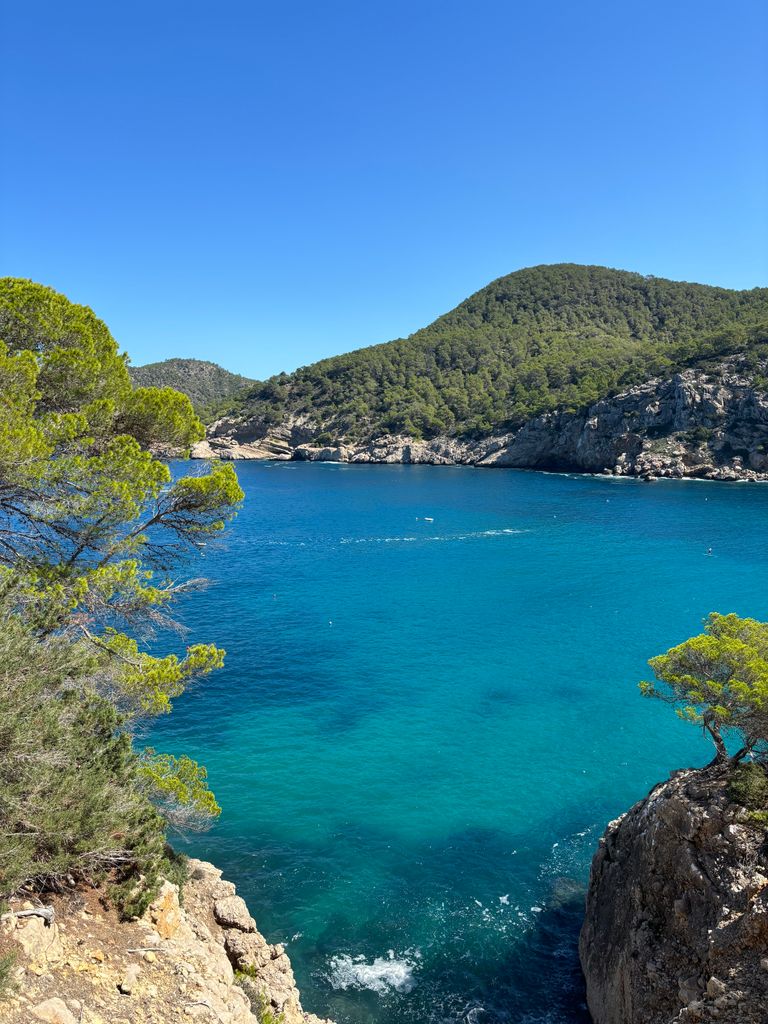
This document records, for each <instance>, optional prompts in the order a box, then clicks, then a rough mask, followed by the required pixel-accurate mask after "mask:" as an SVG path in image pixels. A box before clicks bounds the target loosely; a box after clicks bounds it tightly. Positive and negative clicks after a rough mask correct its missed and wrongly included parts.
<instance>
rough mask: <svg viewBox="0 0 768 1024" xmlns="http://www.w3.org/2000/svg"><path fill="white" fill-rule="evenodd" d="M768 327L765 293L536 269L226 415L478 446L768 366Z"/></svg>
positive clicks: (331, 437) (283, 383)
mask: <svg viewBox="0 0 768 1024" xmlns="http://www.w3.org/2000/svg"><path fill="white" fill-rule="evenodd" d="M766 323H768V289H767V288H756V289H753V290H751V291H731V290H728V289H724V288H715V287H711V286H708V285H700V284H688V283H684V282H677V281H668V280H665V279H663V278H656V277H644V276H642V275H640V274H634V273H629V272H626V271H620V270H611V269H608V268H605V267H593V266H580V265H576V264H556V265H552V266H538V267H532V268H529V269H526V270H520V271H517V272H516V273H513V274H510V275H508V276H507V277H502V278H499V279H498V280H496V281H493V282H492V283H491V284H489V285H488V286H487V287H485V288H483V289H481V290H480V291H479V292H476V293H475V294H474V295H472V296H470V298H468V299H467V300H466V301H464V302H462V303H461V304H460V305H459V306H457V307H456V308H455V309H454V310H452V311H451V312H449V313H446V314H445V315H444V316H441V317H440V318H439V319H438V320H436V321H435V322H434V323H432V324H431V325H429V326H428V327H425V328H423V329H422V330H420V331H417V332H416V333H415V334H413V335H411V336H410V337H408V338H404V339H399V340H397V341H392V342H388V343H386V344H382V345H375V346H372V347H370V348H363V349H358V350H357V351H354V352H350V353H348V354H346V355H341V356H335V357H333V358H330V359H324V360H321V361H320V362H317V363H314V364H312V365H311V366H307V367H303V368H301V369H299V370H297V371H295V372H294V373H291V374H280V375H278V376H276V377H272V378H270V379H269V380H267V381H265V382H262V383H259V384H257V385H256V386H255V387H253V388H251V389H250V390H248V391H246V392H244V393H242V394H240V395H238V396H237V397H236V398H235V399H234V400H232V401H231V402H230V403H229V408H228V410H227V411H228V412H229V413H230V414H231V415H233V416H234V417H236V419H237V420H238V421H239V422H241V423H242V422H244V421H249V422H250V423H251V424H256V423H261V424H263V425H265V426H269V425H279V424H281V423H285V422H286V421H288V420H296V419H297V418H299V419H301V420H303V421H306V422H307V423H308V424H311V426H312V430H313V432H314V439H315V441H316V442H317V443H320V444H327V443H329V442H331V441H335V442H355V443H359V442H362V441H367V440H371V439H374V438H376V437H379V436H382V435H387V434H403V435H407V436H408V437H411V438H414V439H417V440H418V439H423V438H426V439H429V438H434V437H438V436H451V437H474V438H478V437H484V436H488V435H490V434H493V433H495V432H496V433H498V432H500V431H507V430H510V429H513V428H515V427H518V426H520V425H522V424H523V423H525V422H527V421H529V420H530V419H532V418H533V417H536V416H538V415H540V414H541V413H545V412H548V411H550V410H554V409H560V410H564V411H576V410H580V409H584V408H586V407H587V406H589V405H590V404H591V403H593V402H596V401H597V400H599V399H601V398H604V397H606V396H609V395H612V394H616V393H617V392H619V391H621V390H622V389H625V388H627V387H631V386H632V385H636V384H639V383H641V382H643V381H646V380H648V379H650V378H652V377H654V376H658V375H661V376H665V375H667V376H668V375H670V374H671V373H674V372H675V371H677V370H680V369H683V368H686V367H692V366H697V365H700V364H701V363H702V362H703V361H706V360H708V359H710V360H711V359H712V358H720V357H724V356H727V355H729V354H732V353H735V352H740V353H742V354H743V353H753V352H755V351H756V350H757V349H759V352H763V349H764V348H765V344H764V339H765V337H766V335H765V331H764V329H763V330H760V329H759V327H760V325H761V324H762V325H763V326H764V325H765V324H766ZM161 365H162V364H161ZM175 386H179V385H175Z"/></svg>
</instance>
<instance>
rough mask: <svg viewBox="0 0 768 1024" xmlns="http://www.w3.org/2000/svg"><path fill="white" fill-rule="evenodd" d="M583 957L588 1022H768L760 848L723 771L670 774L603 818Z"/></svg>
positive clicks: (761, 836)
mask: <svg viewBox="0 0 768 1024" xmlns="http://www.w3.org/2000/svg"><path fill="white" fill-rule="evenodd" d="M580 955H581V963H582V967H583V970H584V975H585V978H586V983H587V1001H588V1004H589V1009H590V1013H591V1014H592V1018H593V1020H594V1022H595V1024H694V1022H700V1021H707V1022H709V1021H715V1020H717V1021H721V1022H722V1024H765V1022H766V1021H768V843H767V842H766V831H765V828H764V827H763V826H761V825H758V824H756V823H755V822H754V821H752V820H750V817H749V813H748V812H747V811H746V810H745V809H744V808H743V807H741V806H740V805H739V804H737V803H734V802H733V801H732V800H731V799H730V797H729V787H728V776H727V773H725V772H724V771H723V770H720V769H718V770H712V769H709V770H702V771H683V772H677V773H675V774H674V775H672V777H671V778H670V779H669V781H668V782H666V783H663V784H662V785H659V786H656V788H655V789H653V790H652V791H651V793H650V794H649V795H648V797H646V799H645V800H642V801H640V803H638V804H636V805H635V806H634V807H633V808H632V809H631V810H630V811H629V812H628V813H627V814H625V815H624V816H623V817H621V818H619V819H618V820H616V821H614V822H611V824H610V825H609V826H608V828H607V830H606V832H605V835H604V837H603V839H602V840H601V843H600V847H599V849H598V851H597V853H596V855H595V858H594V860H593V863H592V871H591V876H590V883H589V890H588V895H587V907H586V918H585V921H584V926H583V929H582V933H581V940H580Z"/></svg>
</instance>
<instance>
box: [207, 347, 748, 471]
mask: <svg viewBox="0 0 768 1024" xmlns="http://www.w3.org/2000/svg"><path fill="white" fill-rule="evenodd" d="M317 429H318V428H317V427H316V425H315V424H313V422H312V420H311V418H310V417H308V416H304V417H301V418H291V419H289V420H287V421H286V422H284V423H281V424H278V425H276V426H275V425H268V424H266V423H264V422H263V421H261V420H257V419H250V420H249V419H241V420H238V419H232V418H226V419H223V420H219V421H218V422H217V423H214V424H213V426H212V427H211V428H210V429H209V432H208V438H207V440H206V441H203V442H201V443H200V444H199V445H197V446H196V447H195V449H194V450H193V457H194V458H223V459H298V460H305V461H317V460H320V461H337V462H351V463H388V462H389V463H391V462H402V463H426V464H430V465H473V466H481V467H500V466H508V467H514V468H517V469H554V470H564V471H575V472H586V473H610V474H614V475H617V476H639V477H644V478H655V477H675V478H683V477H698V478H703V479H714V480H759V479H766V478H768V393H766V391H765V389H764V388H763V387H762V385H761V383H760V381H759V379H756V378H755V376H754V374H753V373H751V372H747V371H746V370H744V368H743V367H742V366H741V365H740V361H739V359H738V358H734V359H732V360H730V361H727V362H725V363H723V364H721V365H720V366H719V367H717V368H716V369H713V370H710V371H705V370H702V369H695V370H685V371H684V372H682V373H679V374H675V375H674V376H673V377H670V378H668V379H660V378H658V379H653V380H649V381H647V382H646V383H644V384H640V385H638V386H636V387H633V388H630V389H628V390H627V391H624V392H622V393H621V394H618V395H615V396H612V397H610V398H605V399H603V400H601V401H599V402H596V403H595V404H594V405H592V406H590V407H589V408H588V409H585V410H583V411H581V412H565V411H559V412H558V411H555V412H551V413H546V414H544V415H542V416H538V417H536V418H535V419H533V420H531V421H529V422H528V423H526V424H524V425H523V426H522V427H520V428H519V429H517V430H515V431H512V432H510V433H508V434H503V435H498V436H495V437H487V438H483V439H481V440H467V439H461V438H452V437H438V438H434V439H432V440H429V441H422V440H415V439H413V438H410V437H405V436H402V435H400V436H386V437H380V438H376V439H374V440H372V441H369V442H366V443H363V444H344V443H335V444H323V445H319V444H317V443H316V442H315V440H314V438H315V437H316V435H317Z"/></svg>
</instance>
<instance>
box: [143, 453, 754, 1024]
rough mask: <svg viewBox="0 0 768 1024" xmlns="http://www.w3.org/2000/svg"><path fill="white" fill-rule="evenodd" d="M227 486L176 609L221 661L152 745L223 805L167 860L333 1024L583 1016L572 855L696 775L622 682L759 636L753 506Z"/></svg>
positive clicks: (488, 491)
mask: <svg viewBox="0 0 768 1024" xmlns="http://www.w3.org/2000/svg"><path fill="white" fill-rule="evenodd" d="M238 473H239V476H240V479H241V482H242V485H243V487H244V489H245V491H246V495H247V500H246V504H245V506H244V509H243V512H242V514H241V515H240V517H239V519H238V520H237V522H236V523H235V525H234V526H233V527H232V529H231V530H230V531H229V534H228V537H227V538H226V540H225V541H224V543H223V544H222V545H221V546H220V547H218V548H210V549H209V553H208V555H207V557H206V559H205V564H204V566H203V571H204V572H205V573H206V574H207V575H208V576H209V577H210V578H211V579H212V580H213V581H214V583H215V585H214V586H212V587H211V588H209V589H208V590H207V591H205V592H203V593H196V594H192V595H189V596H188V597H186V598H185V600H184V604H183V606H182V616H183V618H184V620H185V621H186V623H187V624H188V625H189V626H190V628H191V639H192V640H209V639H213V640H216V641H217V642H219V643H220V644H222V645H223V646H224V647H226V648H227V651H228V657H227V667H226V669H225V670H224V671H223V672H220V673H218V674H217V675H216V676H215V677H212V678H211V679H209V680H207V681H206V682H205V683H204V684H202V685H200V686H198V687H197V688H195V689H194V690H193V691H192V692H190V693H189V694H187V695H186V696H185V697H184V698H182V699H181V700H180V701H178V703H177V711H176V713H175V714H174V715H173V716H171V717H170V718H168V719H166V720H164V721H162V722H161V723H159V725H158V726H157V727H156V728H155V730H154V732H153V735H152V737H151V740H152V742H153V743H154V744H155V745H156V746H157V747H158V748H159V749H163V750H168V751H171V752H181V751H184V752H187V753H189V754H191V755H192V756H193V757H196V758H198V759H200V760H201V761H203V762H204V763H205V764H206V765H207V766H208V768H209V770H210V777H211V782H212V785H213V787H214V789H215V791H216V793H217V795H218V797H219V799H220V802H221V803H222V805H223V808H224V813H223V816H222V818H221V821H220V823H218V824H217V826H216V828H215V829H214V830H213V831H212V832H211V833H209V834H208V835H206V836H204V837H199V838H195V839H193V840H191V841H190V842H189V843H188V844H187V846H188V848H189V849H190V850H191V851H193V852H195V853H199V854H201V855H204V856H206V857H209V858H210V859H212V860H214V861H215V862H216V863H217V864H218V865H219V866H220V867H222V868H223V869H224V872H225V874H226V875H227V876H228V877H230V878H231V879H233V881H235V882H236V883H237V885H238V887H239V890H240V892H241V893H242V895H243V896H245V897H246V898H247V899H248V901H249V902H250V905H251V907H252V909H253V911H254V913H255V915H256V918H257V921H258V924H259V927H260V928H261V929H262V931H264V932H265V934H266V935H267V936H268V937H269V938H270V939H271V940H272V941H282V942H285V943H286V945H287V948H288V951H289V953H290V956H291V959H292V961H293V965H294V969H295V972H296V975H297V980H298V983H299V986H300V988H301V990H302V994H303V998H304V1002H305V1006H306V1007H307V1008H309V1009H311V1010H313V1011H314V1012H316V1013H320V1014H323V1015H326V1014H327V1015H328V1016H331V1017H334V1018H335V1019H336V1020H337V1021H339V1022H340V1024H409V1022H410V1024H458V1022H467V1024H502V1022H503V1024H508V1022H512V1024H538V1022H547V1024H582V1022H584V1021H586V1019H587V1018H586V1016H585V1012H584V1007H583V991H582V984H581V979H580V974H579V970H578V961H577V957H576V938H577V934H578V928H579V925H580V920H581V908H582V902H583V893H584V884H585V880H586V877H587V872H588V866H589V860H590V857H591V854H592V852H593V850H594V847H595V844H596V842H597V839H598V837H599V835H600V833H601V831H602V829H603V827H604V825H605V823H606V822H607V821H608V820H609V819H611V818H612V817H614V816H616V815H617V814H618V813H620V812H621V811H623V810H625V809H626V808H627V807H628V806H629V805H630V804H631V803H633V802H634V801H635V800H637V799H639V798H640V797H642V796H643V795H644V794H645V792H646V791H647V790H648V789H649V788H650V786H651V785H652V784H653V783H654V782H656V781H657V780H659V779H660V778H662V777H663V776H664V775H665V773H667V772H668V771H669V770H670V769H672V768H675V767H679V766H682V765H687V764H693V763H701V762H703V761H704V759H706V758H708V757H709V753H710V752H709V749H708V747H707V745H706V744H705V743H704V742H703V740H701V738H700V737H699V736H698V734H697V732H696V731H695V730H694V729H692V728H691V727H690V726H686V725H685V724H684V723H682V722H679V721H677V720H676V719H675V717H674V716H673V715H672V714H671V713H670V711H669V710H668V709H667V708H665V707H663V706H662V705H657V704H656V703H654V702H651V701H645V700H643V699H642V698H641V697H640V696H639V695H638V691H637V682H638V680H639V679H641V678H643V677H644V675H645V674H646V668H645V662H646V659H647V658H648V657H649V656H651V655H653V654H656V653H658V652H660V651H662V650H664V649H666V648H667V647H668V646H669V645H671V644H673V643H675V642H678V641H680V640H682V639H684V638H685V637H687V636H689V635H691V634H692V633H694V632H696V631H698V629H699V627H700V624H701V620H702V619H703V618H704V616H705V615H706V614H707V613H708V612H709V611H710V610H718V611H723V612H728V611H736V612H739V613H741V614H745V615H754V616H756V617H761V618H768V592H767V591H766V587H765V580H766V569H767V568H768V531H767V530H766V522H767V519H766V517H767V514H768V487H766V486H760V485H748V484H743V485H724V484H709V483H691V482H668V481H663V482H659V483H655V484H648V483H641V482H637V481H627V480H611V479H598V478H589V477H569V476H557V475H545V474H536V473H521V472H511V471H495V472H494V471H480V470H472V469H464V468H455V469H443V468H433V467H416V466H371V467H366V466H335V465H309V464H294V463H267V464H264V463H240V464H239V465H238ZM710 547H711V548H712V552H713V553H712V555H711V556H708V555H707V554H706V552H707V549H708V548H710ZM199 569H200V567H199V566H195V572H198V571H199ZM177 642H178V641H177Z"/></svg>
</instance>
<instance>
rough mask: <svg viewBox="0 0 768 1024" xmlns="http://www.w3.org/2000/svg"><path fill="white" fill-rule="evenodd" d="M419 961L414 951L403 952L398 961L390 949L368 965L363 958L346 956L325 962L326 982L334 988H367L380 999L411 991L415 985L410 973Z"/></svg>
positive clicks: (333, 957)
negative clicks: (394, 993)
mask: <svg viewBox="0 0 768 1024" xmlns="http://www.w3.org/2000/svg"><path fill="white" fill-rule="evenodd" d="M420 959H421V953H420V952H419V951H418V950H414V951H412V952H410V951H407V955H405V956H403V958H402V959H398V958H397V957H396V956H395V951H394V950H393V949H390V950H389V951H388V952H387V955H386V956H385V957H383V956H377V957H376V958H375V959H374V960H373V961H372V962H371V963H368V961H367V960H366V959H365V957H364V956H362V955H358V956H350V955H348V954H346V953H343V954H341V955H340V956H332V957H331V958H330V960H329V965H330V973H329V975H328V981H329V982H330V983H331V986H332V987H333V988H335V989H348V988H356V989H368V990H369V991H371V992H375V993H376V994H377V995H380V996H383V995H386V994H387V993H388V992H400V993H407V992H411V991H412V990H413V989H414V988H415V986H416V979H415V978H414V976H413V972H414V970H415V969H416V967H417V966H418V961H419V960H420Z"/></svg>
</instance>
